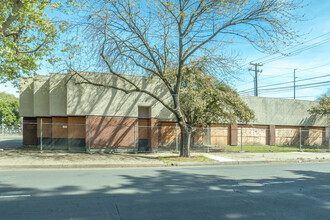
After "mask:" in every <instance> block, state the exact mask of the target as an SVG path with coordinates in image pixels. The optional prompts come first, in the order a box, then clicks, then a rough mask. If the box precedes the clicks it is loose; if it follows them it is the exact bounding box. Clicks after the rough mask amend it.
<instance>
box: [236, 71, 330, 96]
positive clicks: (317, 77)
mask: <svg viewBox="0 0 330 220" xmlns="http://www.w3.org/2000/svg"><path fill="white" fill-rule="evenodd" d="M329 76H330V74H329V75H325V76H316V77H311V78H305V79H300V80H296V82H301V81H306V80H313V79H319V78H324V77H329ZM288 83H294V81H289V82H283V83H275V84H268V85H264V86H259V89H260V88H265V87H270V86H278V85H284V84H288ZM247 90H252V88H250V89H245V90H241V91H240V92H245V91H247Z"/></svg>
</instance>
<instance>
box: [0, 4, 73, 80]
mask: <svg viewBox="0 0 330 220" xmlns="http://www.w3.org/2000/svg"><path fill="white" fill-rule="evenodd" d="M70 5H77V4H76V3H75V1H73V0H67V1H49V0H8V1H5V0H2V1H0V83H4V82H6V81H13V80H15V79H18V78H19V77H21V76H30V75H32V74H34V73H35V71H36V70H37V69H38V68H39V65H40V62H39V61H41V60H43V59H45V58H47V61H48V62H50V63H53V62H54V61H55V60H56V57H55V56H51V55H52V52H53V51H54V50H55V46H56V45H57V44H58V41H59V36H60V33H61V32H62V33H63V32H64V30H65V27H66V26H67V22H66V21H64V20H59V19H58V20H54V19H51V17H50V16H49V15H48V14H47V11H48V12H49V13H50V12H51V11H52V10H55V9H63V7H64V6H70Z"/></svg>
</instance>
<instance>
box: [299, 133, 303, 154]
mask: <svg viewBox="0 0 330 220" xmlns="http://www.w3.org/2000/svg"><path fill="white" fill-rule="evenodd" d="M301 138H302V136H301V128H299V151H301Z"/></svg>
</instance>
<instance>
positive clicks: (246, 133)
mask: <svg viewBox="0 0 330 220" xmlns="http://www.w3.org/2000/svg"><path fill="white" fill-rule="evenodd" d="M63 120H64V119H63ZM118 120H119V119H118ZM122 120H123V119H122ZM118 124H119V122H118V121H111V123H110V121H107V122H105V121H104V122H103V123H93V121H92V122H91V121H87V122H86V123H68V122H67V121H61V119H57V122H56V123H54V119H53V121H51V120H50V119H49V120H48V119H38V121H37V122H36V123H24V126H23V130H24V135H23V144H24V145H28V146H33V147H34V148H36V149H38V150H60V151H74V152H86V151H87V152H88V151H106V152H151V151H158V152H159V151H168V152H175V151H179V150H180V145H181V129H180V127H179V126H178V124H177V123H171V122H164V123H157V126H152V125H151V122H150V121H148V120H135V119H125V120H124V121H121V122H120V125H118ZM191 142H192V145H191V150H192V151H199V152H221V151H245V152H268V151H274V152H276V151H279V152H283V151H328V150H330V145H329V134H328V132H327V130H326V129H325V128H315V127H313V128H312V127H310V128H302V127H279V126H276V127H275V126H273V128H270V126H254V127H251V126H238V127H237V126H236V127H233V126H230V125H210V126H208V127H207V128H196V129H193V134H192V139H191Z"/></svg>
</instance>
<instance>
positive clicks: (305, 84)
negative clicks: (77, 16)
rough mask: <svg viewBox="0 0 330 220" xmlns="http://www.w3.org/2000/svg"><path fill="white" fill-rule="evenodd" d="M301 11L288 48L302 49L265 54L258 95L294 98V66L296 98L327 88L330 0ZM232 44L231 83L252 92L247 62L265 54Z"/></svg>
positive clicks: (6, 89)
mask: <svg viewBox="0 0 330 220" xmlns="http://www.w3.org/2000/svg"><path fill="white" fill-rule="evenodd" d="M302 12H303V13H304V14H305V18H306V21H305V22H303V23H300V24H298V25H297V26H296V27H297V29H298V30H300V31H301V32H302V33H307V34H306V35H305V36H304V39H303V40H301V41H302V42H306V43H305V44H303V45H299V44H298V45H294V46H292V47H289V48H288V51H289V52H290V51H297V50H298V51H299V50H305V51H302V52H300V53H298V54H296V55H294V56H289V57H279V56H278V55H275V56H270V57H268V59H272V58H278V59H277V60H275V61H272V62H267V63H264V65H263V66H262V67H259V69H260V70H262V73H260V74H259V75H258V87H259V96H265V97H278V98H293V79H294V77H293V72H294V69H296V86H297V87H296V98H297V99H304V100H315V99H316V98H317V97H319V96H320V95H321V94H323V93H325V92H326V91H327V89H328V88H330V83H329V82H328V81H330V50H329V49H330V13H329V12H330V1H328V0H318V1H316V0H314V1H311V3H310V4H308V5H307V6H306V7H305V8H304V9H303V11H302ZM312 39H314V40H312ZM307 46H308V47H307ZM231 47H232V48H233V49H234V50H236V52H238V53H239V54H240V56H241V58H242V59H243V60H244V61H245V63H244V64H243V67H242V71H241V72H240V74H239V75H238V79H237V80H235V81H233V82H231V84H232V85H234V87H235V88H236V89H237V91H238V92H240V94H245V95H253V94H254V91H253V88H254V78H253V75H254V72H249V71H248V69H249V68H251V67H252V66H250V65H248V64H249V63H250V62H254V63H263V62H264V61H266V59H261V58H265V57H266V56H267V55H266V54H262V53H260V52H258V51H256V50H255V49H253V48H252V47H251V46H250V45H249V44H247V43H246V42H235V43H234V44H233V45H232V46H231ZM51 71H52V70H51V69H50V68H49V66H48V65H43V66H42V67H41V69H40V70H39V72H38V73H39V74H43V75H45V74H48V73H49V72H51ZM281 87H282V88H281ZM0 91H4V92H8V93H11V94H14V95H16V96H18V91H17V89H16V88H13V87H12V86H11V85H10V84H6V85H1V86H0Z"/></svg>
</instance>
